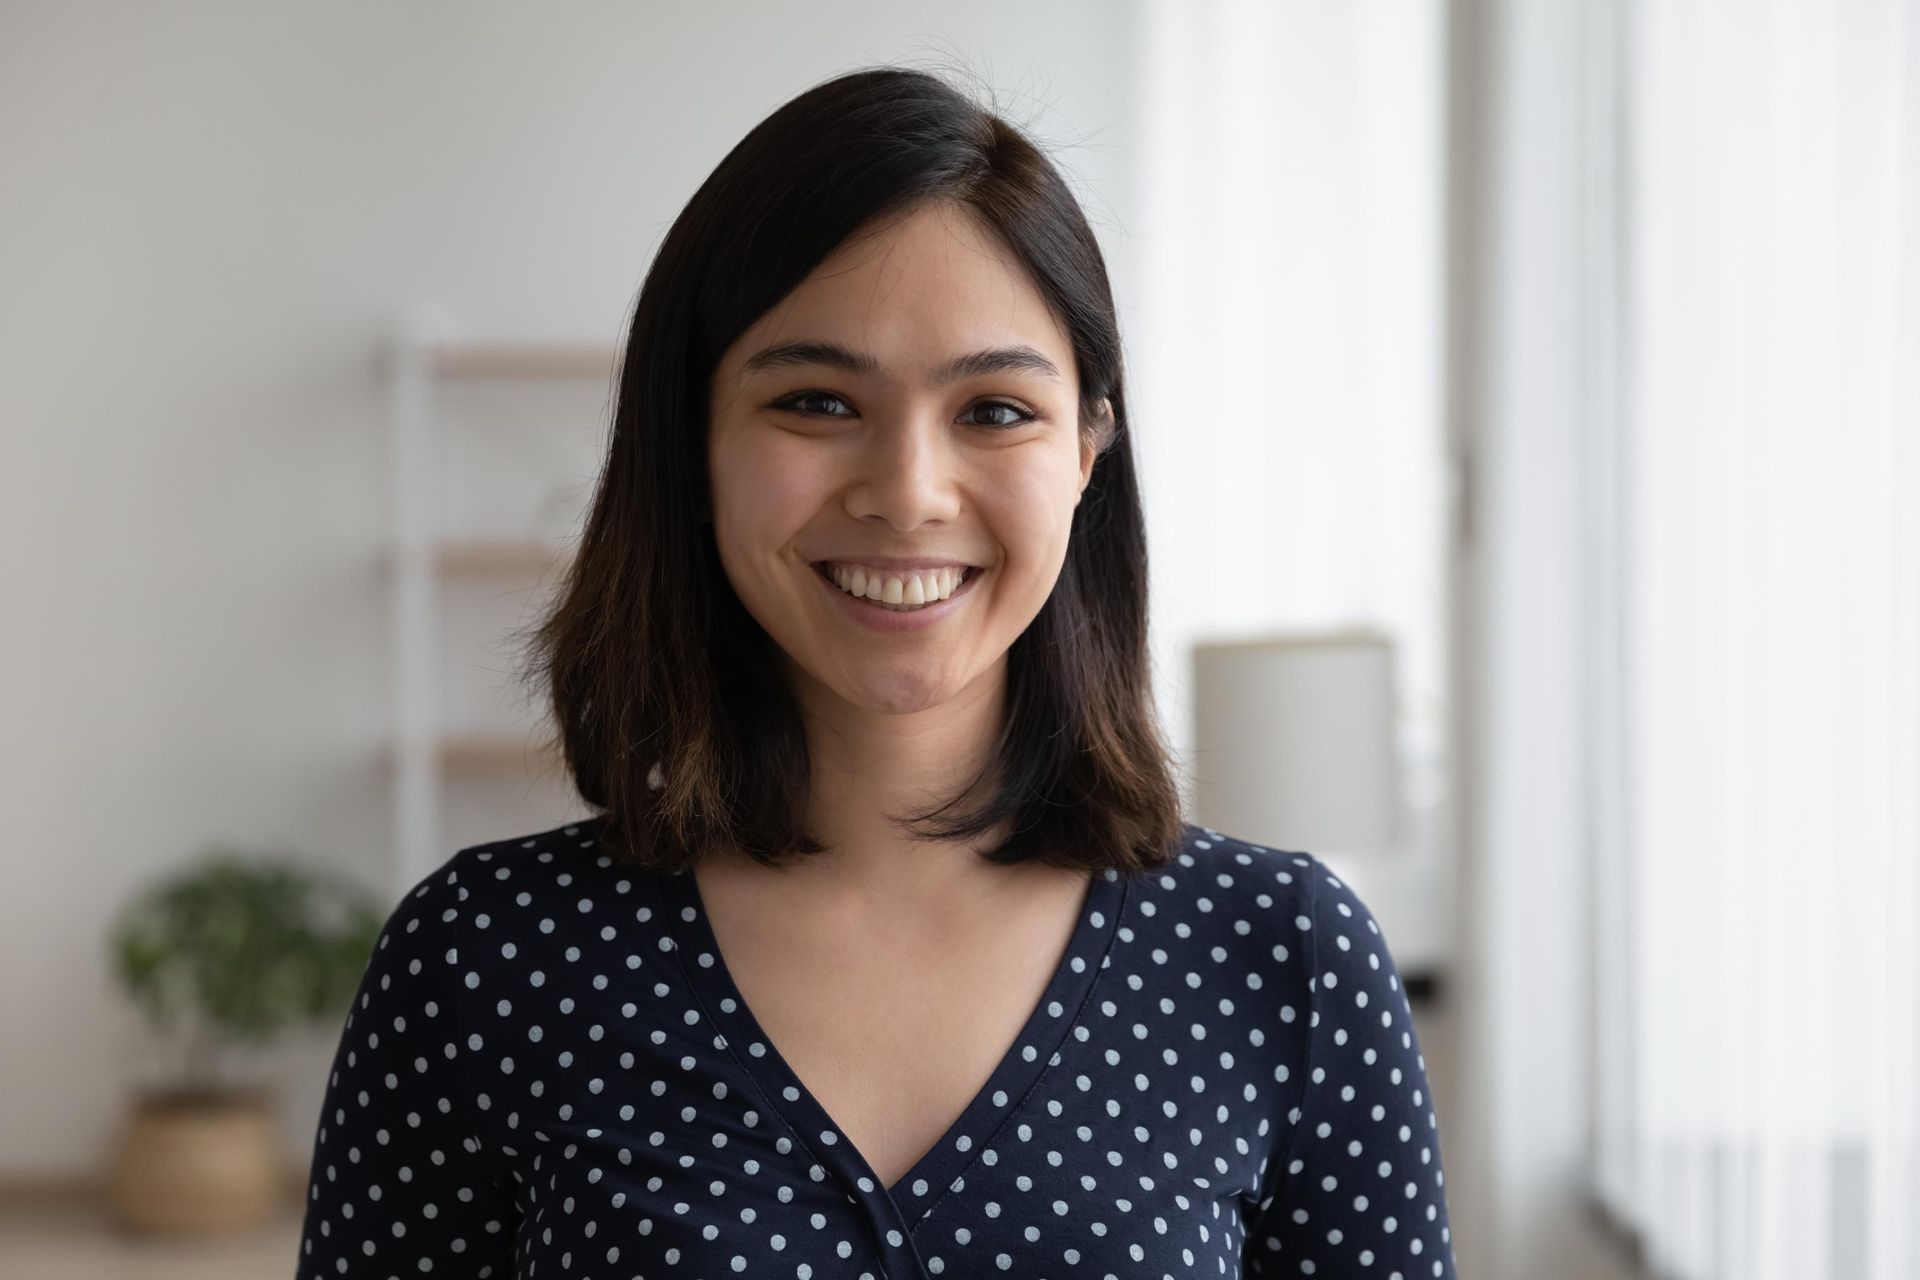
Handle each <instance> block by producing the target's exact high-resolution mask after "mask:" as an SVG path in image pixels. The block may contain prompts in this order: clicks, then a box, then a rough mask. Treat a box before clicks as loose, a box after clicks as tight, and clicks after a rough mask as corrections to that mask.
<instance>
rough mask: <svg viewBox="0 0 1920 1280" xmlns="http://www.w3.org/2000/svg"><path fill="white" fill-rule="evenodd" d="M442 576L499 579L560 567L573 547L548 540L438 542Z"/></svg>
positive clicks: (438, 559)
mask: <svg viewBox="0 0 1920 1280" xmlns="http://www.w3.org/2000/svg"><path fill="white" fill-rule="evenodd" d="M436 558H437V562H438V564H439V566H440V575H441V576H442V577H445V578H499V577H522V576H528V575H537V574H543V573H545V572H546V571H547V570H549V569H562V568H565V567H566V566H567V564H568V563H570V562H571V561H572V559H573V548H572V547H570V546H562V545H558V544H554V543H548V542H532V541H529V542H442V543H441V544H440V546H439V550H438V552H437V556H436Z"/></svg>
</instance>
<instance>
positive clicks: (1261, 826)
mask: <svg viewBox="0 0 1920 1280" xmlns="http://www.w3.org/2000/svg"><path fill="white" fill-rule="evenodd" d="M1393 665H1394V648H1393V642H1392V640H1391V639H1389V638H1388V637H1387V636H1385V635H1383V634H1380V633H1378V632H1372V631H1344V632H1333V633H1321V634H1312V635H1281V636H1274V637H1270V638H1264V639H1257V640H1240V641H1231V642H1219V643H1207V642H1201V643H1197V644H1195V645H1194V648H1193V677H1194V679H1193V701H1194V749H1193V757H1192V761H1191V765H1192V770H1193V773H1192V776H1193V782H1194V812H1195V815H1196V818H1197V820H1198V821H1199V822H1200V824H1201V825H1203V826H1207V827H1211V828H1213V829H1214V830H1216V831H1220V832H1223V833H1225V834H1227V835H1230V836H1234V837H1236V838H1238V839H1244V840H1250V841H1253V842H1255V843H1258V844H1263V845H1266V846H1269V847H1271V848H1278V849H1292V850H1304V851H1308V852H1313V853H1319V852H1321V851H1342V852H1345V851H1351V852H1367V853H1370V852H1385V851H1387V850H1389V849H1390V848H1392V847H1393V846H1394V845H1395V844H1397V843H1398V841H1399V839H1400V834H1401V790H1400V761H1399V751H1398V749H1397V745H1396V744H1397V737H1396V727H1395V714H1394V707H1395V700H1394V690H1395V680H1394V671H1393Z"/></svg>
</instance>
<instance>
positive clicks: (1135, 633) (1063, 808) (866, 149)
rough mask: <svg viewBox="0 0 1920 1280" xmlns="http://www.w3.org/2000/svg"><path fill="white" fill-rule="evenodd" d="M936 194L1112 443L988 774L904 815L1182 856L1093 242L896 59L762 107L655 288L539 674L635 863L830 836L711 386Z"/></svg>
mask: <svg viewBox="0 0 1920 1280" xmlns="http://www.w3.org/2000/svg"><path fill="white" fill-rule="evenodd" d="M932 200H944V201H949V202H952V203H953V204H955V205H956V206H958V207H960V208H962V209H964V210H965V211H967V212H968V213H969V214H971V215H972V216H973V217H974V218H975V219H977V221H978V222H979V223H980V225H981V226H982V227H983V228H985V229H986V230H988V231H989V232H991V233H994V234H996V235H997V236H998V237H999V239H1000V240H1001V241H1003V242H1004V243H1005V244H1006V245H1007V247H1008V248H1009V249H1010V250H1011V252H1013V253H1014V254H1015V255H1016V256H1017V257H1018V258H1019V260H1020V261H1021V262H1022V263H1023V264H1024V265H1025V267H1026V270H1027V271H1028V272H1029V273H1030V275H1031V278H1032V280H1033V282H1034V284H1035V285H1036V287H1037V288H1038V289H1039V290H1040V292H1041V294H1042V295H1043V296H1044V297H1045V298H1046V300H1047V302H1048V304H1049V306H1050V307H1051V309H1052V310H1053V312H1054V313H1055V315H1056V316H1058V318H1059V319H1060V321H1061V323H1062V325H1063V326H1064V327H1065V328H1066V330H1067V331H1068V332H1069V333H1070V335H1071V337H1072V343H1073V350H1074V357H1075V360H1076V362H1077V366H1078V372H1079V380H1080V422H1081V429H1082V431H1083V432H1087V433H1089V435H1090V436H1091V438H1092V439H1094V440H1095V442H1096V443H1098V444H1100V446H1101V452H1100V454H1099V456H1098V458H1097V459H1096V460H1095V462H1094V466H1093V474H1092V476H1091V478H1090V479H1089V481H1088V484H1087V488H1086V490H1085V492H1084V494H1083V495H1082V498H1081V501H1080V503H1079V505H1078V506H1077V507H1075V508H1074V515H1073V526H1072V530H1071V533H1070V536H1069V542H1068V547H1067V554H1066V560H1065V563H1064V565H1063V566H1062V568H1061V572H1060V578H1059V580H1058V582H1057V583H1056V585H1055V587H1054V590H1053V592H1052V594H1051V595H1050V596H1049V597H1048V599H1047V602H1046V604H1045V605H1044V606H1043V607H1042V608H1041V610H1040V612H1039V614H1038V615H1037V616H1036V617H1035V618H1034V620H1033V622H1032V624H1031V625H1030V626H1028V628H1027V629H1026V631H1025V632H1023V633H1022V634H1021V635H1020V636H1019V637H1018V638H1017V639H1016V640H1015V641H1014V643H1013V645H1012V646H1011V648H1010V649H1009V651H1008V659H1007V660H1008V683H1007V700H1006V717H1005V723H1004V725H1003V726H1002V728H1001V732H1000V736H999V741H998V743H997V746H996V748H995V751H994V753H993V755H992V757H991V759H990V762H989V764H988V766H987V767H986V768H985V769H984V770H983V771H982V773H981V775H980V776H978V777H976V778H975V779H974V780H973V782H972V783H971V784H970V785H969V786H968V787H966V788H964V789H963V791H962V793H961V794H960V795H956V796H954V797H952V798H950V799H948V800H947V801H946V802H945V803H943V804H941V805H939V806H937V807H936V808H934V809H932V810H930V811H927V812H924V813H920V814H914V815H909V816H907V817H903V818H897V819H896V821H897V822H899V823H900V824H901V825H902V826H903V828H904V829H905V830H906V831H907V832H908V834H909V835H911V836H912V837H914V838H917V839H931V840H963V839H973V838H977V837H980V836H983V835H988V834H990V833H992V832H994V831H996V830H999V829H1001V828H1002V827H1003V825H1004V826H1005V827H1006V828H1007V829H1008V830H1009V831H1010V832H1011V835H1010V836H1009V837H1008V838H1007V839H1006V840H1005V841H1004V842H1003V843H1001V844H998V845H995V846H992V847H991V848H990V849H983V851H982V856H984V857H987V858H988V859H989V860H991V861H993V862H995V863H1000V864H1011V863H1015V862H1020V861H1025V860H1028V859H1037V860H1040V861H1043V862H1047V863H1050V864H1052V865H1056V866H1062V867H1081V868H1096V869H1098V868H1109V867H1110V868H1117V869H1121V870H1138V869H1144V868H1150V867H1158V866H1161V865H1164V864H1165V863H1166V862H1167V861H1168V860H1169V859H1170V858H1172V857H1173V856H1174V855H1175V854H1176V853H1177V851H1178V850H1177V846H1178V842H1179V839H1180V836H1181V825H1182V815H1181V812H1180V800H1179V795H1178V789H1177V786H1176V783H1175V780H1174V777H1173V770H1172V763H1171V758H1170V756H1169V754H1168V752H1167V750H1166V747H1165V745H1164V743H1163V742H1162V740H1161V738H1160V736H1159V730H1158V727H1157V722H1156V718H1155V716H1154V713H1153V704H1152V694H1151V683H1150V674H1149V669H1148V650H1147V549H1146V538H1145V521H1144V519H1143V517H1142V514H1141V508H1140V495H1139V488H1138V484H1137V482H1136V479H1135V473H1134V464H1133V450H1132V442H1131V436H1130V434H1129V432H1128V428H1127V408H1126V395H1125V390H1124V387H1123V385H1122V378H1121V344H1120V335H1119V327H1118V323H1117V321H1116V319H1115V315H1114V306H1113V295H1112V290H1111V288H1110V286H1109V285H1108V281H1107V272H1106V266H1105V263H1104V261H1103V260H1102V258H1101V254H1100V248H1099V245H1098V243H1097V242H1096V240H1095V239H1094V236H1093V232H1092V230H1091V228H1089V226H1088V225H1087V221H1086V218H1085V217H1084V215H1083V214H1082V212H1081V210H1080V206H1079V205H1078V203H1077V202H1076V201H1075V199H1074V197H1073V195H1072V193H1071V192H1070V190H1069V189H1068V187H1067V184H1066V182H1065V181H1064V180H1063V178H1062V177H1061V175H1060V173H1059V172H1058V171H1057V170H1056V169H1055V167H1054V166H1053V164H1052V162H1051V161H1050V160H1048V159H1047V158H1046V156H1044V155H1043V154H1042V153H1041V151H1040V150H1039V149H1038V148H1037V147H1036V146H1035V145H1034V144H1033V143H1032V142H1031V141H1029V139H1028V138H1027V137H1026V136H1025V135H1024V134H1023V133H1022V132H1021V131H1020V130H1018V129H1016V128H1015V127H1014V126H1012V125H1010V124H1008V123H1007V122H1006V121H1005V120H1003V119H1001V118H1000V117H999V116H998V115H997V114H993V113H992V112H990V111H988V110H987V109H985V108H983V107H981V106H979V105H976V103H975V102H974V101H972V100H971V99H969V98H968V97H967V96H966V95H965V94H963V93H962V92H960V91H959V90H958V89H956V88H955V87H953V86H952V85H951V84H949V83H948V82H947V81H946V80H944V79H942V78H941V77H939V76H937V75H934V74H932V73H929V72H925V71H919V70H912V69H907V68H902V67H874V68H866V69H862V70H859V71H855V72H851V73H849V74H846V75H841V76H838V77H836V78H834V79H831V80H828V81H826V82H824V83H821V84H818V85H816V86H814V87H813V88H811V89H808V90H807V91H805V92H804V93H802V94H800V95H799V96H798V97H796V98H794V99H792V100H791V101H789V102H788V103H786V104H785V105H784V106H782V107H780V108H779V109H778V110H777V111H775V112H774V113H773V114H772V115H771V116H769V117H767V119H766V120H764V121H762V122H761V123H760V124H759V125H757V126H756V127H755V128H754V129H753V130H752V132H750V133H748V134H747V135H746V137H745V138H743V139H741V141H740V143H739V145H737V146H736V147H734V148H733V150H732V151H730V152H729V153H728V154H727V156H726V158H725V159H724V160H722V161H721V162H720V164H719V165H718V166H717V167H716V168H715V169H714V171H713V172H712V173H711V174H710V175H709V176H708V177H707V180H706V181H705V182H703V183H702V184H701V185H700V189H699V190H698V191H696V192H695V193H694V194H693V198H692V199H691V200H689V201H688V202H687V206H686V208H685V209H684V210H682V211H681V214H680V216H679V217H678V218H677V219H675V220H674V223H673V226H672V227H671V228H670V229H669V230H668V232H667V234H666V238H665V240H664V241H663V242H662V244H661V247H660V251H659V253H658V255H657V256H656V257H655V259H654V261H653V264H652V266H651V267H650V268H649V270H648V272H647V276H646V280H645V282H644V284H643V285H642V287H641V290H640V295H639V298H638V300H637V302H636V304H635V308H634V314H633V323H632V328H631V331H630V333H629V334H628V337H627V342H626V351H625V355H624V358H623V360H622V362H621V366H620V372H619V375H618V380H617V381H618V391H617V399H616V402H615V408H614V414H613V431H612V436H611V441H610V444H609V450H608V456H607V459H606V465H605V468H604V469H603V471H602V472H601V475H600V479H599V485H598V488H597V490H596V492H595V494H594V498H593V504H592V508H591V510H590V511H589V513H588V515H587V518H586V523H585V527H584V529H583V531H582V534H581V540H580V546H579V549H578V554H577V555H576V557H575V558H574V560H573V563H572V565H571V567H570V568H569V570H568V574H567V577H566V579H565V580H564V581H563V582H562V583H561V585H560V590H559V595H558V597H557V602H556V604H555V606H554V608H553V610H552V612H551V613H549V614H548V615H547V616H546V617H545V618H544V620H543V621H542V622H541V623H540V624H539V625H538V627H537V629H536V630H535V631H534V632H533V633H532V638H531V641H530V643H529V645H528V658H529V661H528V665H527V669H526V678H527V680H528V681H529V683H530V686H531V687H533V688H536V689H538V690H539V691H540V693H541V694H543V695H544V697H545V698H547V699H550V700H551V703H552V710H553V713H554V720H555V723H556V726H557V728H558V731H559V737H560V745H561V748H562V751H563V753H564V758H565V762H566V766H567V769H568V770H569V772H570V773H571V774H572V777H573V781H574V785H575V786H576V787H577V788H578V790H579V792H580V795H581V797H582V798H583V799H584V800H586V802H587V803H588V804H589V805H591V806H593V807H594V808H595V809H598V810H600V818H601V821H602V828H601V834H600V842H601V844H602V846H603V847H605V848H607V849H608V851H609V852H611V853H614V854H615V855H616V856H619V857H621V858H622V859H623V860H625V861H627V862H629V863H631V864H634V865H637V866H642V867H647V868H652V869H657V870H662V871H670V872H677V871H681V870H684V869H686V868H687V867H689V866H691V865H692V863H693V862H694V861H695V860H697V859H698V858H699V857H701V856H702V855H703V854H704V853H705V852H706V851H707V850H709V849H712V848H717V847H725V846H732V847H733V848H736V849H738V850H740V851H742V852H744V853H746V854H748V855H750V856H752V857H754V858H755V859H757V860H759V861H760V862H762V863H765V864H767V865H769V866H774V865H779V864H780V863H781V862H783V861H785V860H786V859H787V858H789V857H792V856H796V855H805V854H809V853H818V852H821V846H820V845H819V844H818V843H817V842H816V841H814V840H813V839H812V837H811V836H810V835H809V833H808V832H806V831H805V830H804V829H803V826H804V816H805V800H806V797H807V793H808V764H807V745H806V739H805V735H804V731H803V728H802V725H801V721H800V717H799V714H798V710H797V708H796V706H795V704H794V702H793V700H792V695H791V693H790V691H789V690H788V689H787V688H786V687H785V684H784V682H783V680H782V679H781V678H780V676H779V674H778V673H779V670H780V668H779V664H778V663H777V662H776V661H774V660H773V659H774V657H775V656H777V655H775V654H774V653H773V651H772V646H773V643H774V642H773V640H772V638H771V637H769V636H768V635H767V634H766V632H765V631H764V630H763V629H762V628H761V627H760V625H759V624H758V623H757V622H756V621H755V620H754V619H753V617H752V615H750V614H749V613H748V612H747V611H746V608H745V607H744V606H743V605H742V604H741V603H740V600H739V598H738V597H737V596H736V595H735V594H734V592H733V589H732V586H731V584H730V583H729V581H728V579H727V577H726V574H725V571H724V570H723V568H722V567H721V563H720V558H719V552H718V549H717V547H716V546H715V543H714V536H713V526H712V525H711V524H708V523H703V520H702V517H703V515H704V514H705V513H706V512H707V511H708V510H709V501H710V499H709V493H710V490H709V476H708V471H707V430H708V408H709V406H708V398H709V396H708V389H709V385H710V379H711V377H712V374H713V370H714V368H715V366H716V365H717V364H718V362H719V360H720V357H721V356H722V355H723V354H724V353H725V351H726V350H727V348H728V347H730V346H731V345H732V344H733V343H734V342H735V341H736V340H737V339H738V338H739V336H740V334H741V333H742V332H743V331H745V330H746V329H747V328H748V327H749V326H750V325H751V324H753V323H754V321H756V320H757V319H759V318H760V316H762V315H763V314H765V313H766V312H767V311H768V310H769V309H771V308H772V307H773V306H774V304H776V303H777V302H778V301H780V299H781V298H783V297H784V296H785V295H786V294H787V293H788V292H790V291H791V290H792V289H793V288H794V287H795V286H797V285H798V284H799V283H800V282H801V281H802V280H804V279H805V278H806V277H807V276H808V275H809V274H810V273H811V272H812V271H813V269H814V268H815V267H816V266H818V265H819V264H820V262H821V261H822V260H824V259H825V258H826V257H827V256H828V255H829V254H831V253H832V252H833V251H834V249H835V248H836V247H838V246H839V245H840V244H841V243H842V242H843V241H845V240H847V239H848V238H849V237H850V236H852V235H854V234H855V233H856V232H863V231H866V230H870V229H872V228H874V227H876V226H880V225H884V223H885V222H886V221H887V220H888V219H891V218H895V217H899V216H902V215H904V214H906V213H908V212H910V211H912V210H913V209H915V208H916V207H918V206H920V205H922V204H923V203H924V202H927V201H932ZM1102 400H1105V401H1107V406H1108V407H1107V409H1106V412H1105V414H1104V416H1102V414H1101V406H1100V402H1101V401H1102ZM656 766H657V769H656ZM650 774H651V782H650ZM653 784H657V785H653ZM970 799H972V800H973V801H975V803H973V805H972V807H970V808H964V809H963V808H962V807H961V806H962V804H963V802H966V801H968V800H970Z"/></svg>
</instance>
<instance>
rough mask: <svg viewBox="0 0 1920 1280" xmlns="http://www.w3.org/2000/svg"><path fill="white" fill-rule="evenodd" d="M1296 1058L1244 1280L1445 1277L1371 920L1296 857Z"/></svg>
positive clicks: (1411, 1079) (1404, 1046) (1402, 1026)
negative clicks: (1299, 1034)
mask: <svg viewBox="0 0 1920 1280" xmlns="http://www.w3.org/2000/svg"><path fill="white" fill-rule="evenodd" d="M1306 879H1307V880H1308V882H1309V883H1308V886H1307V893H1306V906H1305V911H1306V914H1304V915H1301V916H1299V917H1297V918H1295V919H1294V920H1293V921H1292V923H1291V925H1290V926H1288V933H1289V934H1290V935H1292V936H1294V937H1297V938H1298V939H1299V942H1298V944H1297V946H1298V949H1299V950H1300V951H1302V952H1304V953H1305V954H1306V955H1307V956H1308V969H1307V972H1308V974H1309V977H1308V981H1307V994H1308V1004H1309V1009H1310V1013H1309V1015H1308V1019H1307V1023H1308V1048H1307V1057H1306V1063H1305V1079H1304V1081H1303V1082H1302V1085H1301V1089H1302V1093H1301V1100H1300V1107H1299V1110H1298V1111H1297V1112H1296V1113H1295V1114H1294V1116H1293V1117H1292V1118H1293V1125H1292V1127H1291V1129H1290V1130H1289V1131H1288V1135H1287V1139H1286V1142H1285V1143H1284V1145H1283V1147H1282V1149H1281V1150H1280V1152H1279V1153H1278V1154H1277V1155H1276V1156H1275V1158H1274V1164H1273V1167H1272V1169H1271V1170H1270V1171H1269V1173H1268V1177H1267V1185H1266V1191H1265V1194H1264V1195H1263V1197H1262V1198H1261V1200H1260V1201H1259V1203H1258V1204H1257V1205H1256V1206H1254V1209H1253V1211H1252V1212H1251V1214H1250V1216H1249V1218H1248V1223H1247V1243H1246V1250H1245V1264H1246V1270H1245V1274H1246V1275H1248V1276H1287V1277H1295V1276H1300V1275H1311V1274H1316V1273H1317V1274H1319V1275H1329V1276H1349V1275H1370V1276H1380V1277H1382V1280H1388V1278H1393V1277H1398V1278H1400V1280H1416V1277H1434V1278H1435V1280H1453V1277H1454V1276H1455V1275H1456V1273H1455V1270H1454V1262H1453V1234H1452V1229H1451V1227H1450V1226H1449V1225H1448V1221H1447V1201H1446V1186H1445V1183H1446V1179H1445V1177H1444V1175H1443V1174H1442V1172H1441V1168H1440V1138H1439V1130H1438V1125H1437V1122H1436V1120H1435V1118H1434V1112H1433V1103H1432V1097H1431V1094H1430V1093H1429V1090H1428V1085H1427V1074H1426V1065H1425V1060H1424V1059H1423V1058H1422V1056H1421V1053H1420V1042H1419V1038H1418V1037H1417V1036H1416V1035H1415V1033H1414V1027H1413V1015H1412V1011H1411V1009H1410V1008H1409V1006H1408V1004H1407V997H1406V992H1405V991H1404V990H1403V989H1402V987H1401V985H1400V977H1399V974H1398V972H1397V971H1396V970H1395V967H1394V963H1393V956H1392V954H1391V953H1390V952H1389V951H1388V949H1387V943H1386V939H1385V937H1384V936H1383V935H1382V934H1381V932H1380V926H1379V925H1378V924H1377V923H1375V921H1374V918H1373V915H1372V913H1371V912H1369V911H1368V910H1367V907H1366V905H1365V904H1364V903H1362V902H1361V900H1360V898H1359V897H1358V895H1356V894H1355V893H1354V892H1353V890H1352V889H1351V888H1350V887H1348V886H1347V885H1346V883H1344V882H1343V881H1342V880H1340V879H1339V877H1337V876H1335V875H1334V874H1333V872H1332V871H1331V870H1330V869H1329V868H1328V867H1327V865H1326V864H1325V863H1323V862H1321V861H1320V860H1319V859H1317V858H1312V857H1309V858H1308V860H1307V866H1306Z"/></svg>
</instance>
